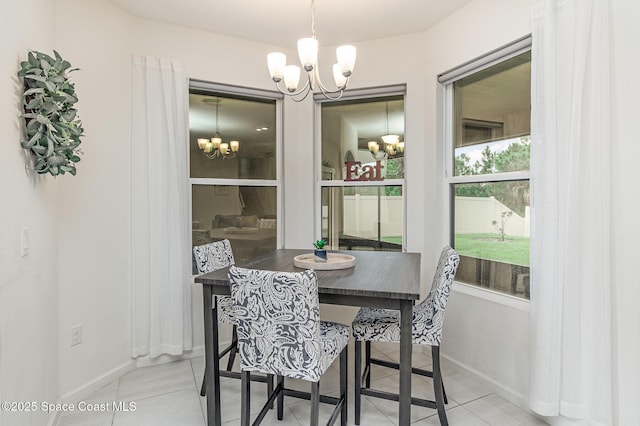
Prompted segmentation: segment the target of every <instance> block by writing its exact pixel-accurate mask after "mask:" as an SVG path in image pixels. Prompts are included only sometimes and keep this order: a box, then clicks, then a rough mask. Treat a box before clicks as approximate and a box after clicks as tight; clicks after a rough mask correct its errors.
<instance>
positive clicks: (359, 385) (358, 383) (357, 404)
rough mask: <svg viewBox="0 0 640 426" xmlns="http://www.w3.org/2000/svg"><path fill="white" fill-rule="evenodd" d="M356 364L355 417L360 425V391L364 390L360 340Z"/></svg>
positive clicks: (356, 343)
mask: <svg viewBox="0 0 640 426" xmlns="http://www.w3.org/2000/svg"><path fill="white" fill-rule="evenodd" d="M355 346H356V350H355V358H356V359H355V362H354V367H355V370H356V376H355V386H354V391H353V411H354V417H355V423H356V424H357V425H359V424H360V402H361V399H362V395H361V394H360V390H361V389H362V376H361V374H362V365H361V363H362V342H361V341H360V340H357V339H356V341H355Z"/></svg>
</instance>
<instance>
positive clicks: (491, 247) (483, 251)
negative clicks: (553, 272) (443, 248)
mask: <svg viewBox="0 0 640 426" xmlns="http://www.w3.org/2000/svg"><path fill="white" fill-rule="evenodd" d="M455 249H456V251H457V252H458V254H461V255H464V256H471V257H477V258H480V259H490V260H497V261H499V262H505V263H511V264H514V265H522V266H529V238H528V237H510V236H505V240H504V241H501V240H500V235H499V234H456V236H455Z"/></svg>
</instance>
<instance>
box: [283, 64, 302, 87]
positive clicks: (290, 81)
mask: <svg viewBox="0 0 640 426" xmlns="http://www.w3.org/2000/svg"><path fill="white" fill-rule="evenodd" d="M299 81H300V67H299V66H297V65H287V66H286V67H285V68H284V85H285V86H286V87H287V90H288V91H289V92H295V91H296V89H297V88H298V82H299Z"/></svg>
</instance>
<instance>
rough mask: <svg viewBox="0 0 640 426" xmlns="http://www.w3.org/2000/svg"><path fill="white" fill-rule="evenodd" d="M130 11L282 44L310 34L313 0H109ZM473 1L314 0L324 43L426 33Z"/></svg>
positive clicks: (179, 23) (133, 13) (290, 45)
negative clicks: (428, 29)
mask: <svg viewBox="0 0 640 426" xmlns="http://www.w3.org/2000/svg"><path fill="white" fill-rule="evenodd" d="M109 1H110V2H111V3H113V4H115V5H117V6H118V7H120V8H121V9H123V10H125V11H127V12H129V13H130V14H132V15H134V16H137V17H141V18H146V19H152V20H157V21H161V22H166V23H170V24H175V25H180V26H184V27H190V28H196V29H200V30H204V31H210V32H213V33H217V34H225V35H229V36H233V37H239V38H243V39H247V40H254V41H259V42H262V43H267V44H273V45H276V46H282V47H291V48H293V47H295V43H296V41H297V40H298V39H299V38H301V37H306V36H309V35H311V1H310V0H276V1H266V0H109ZM470 1H471V0H316V14H315V16H316V35H317V37H318V40H319V42H320V44H321V45H339V44H345V43H356V42H359V41H363V40H372V39H377V38H384V37H389V36H394V35H400V34H411V33H416V32H422V31H424V30H426V29H427V28H429V27H430V26H432V25H433V24H435V23H436V22H438V21H439V20H441V19H443V18H444V17H446V16H448V15H450V14H451V13H453V12H455V11H456V10H458V9H459V8H460V7H462V6H464V5H465V4H467V3H469V2H470Z"/></svg>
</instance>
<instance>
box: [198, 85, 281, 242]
mask: <svg viewBox="0 0 640 426" xmlns="http://www.w3.org/2000/svg"><path fill="white" fill-rule="evenodd" d="M192 89H196V90H202V91H207V92H211V93H212V94H216V93H217V94H221V95H230V96H233V95H236V96H243V97H247V98H261V99H267V100H270V101H275V107H276V179H227V178H192V177H191V174H190V173H189V217H193V199H192V197H193V187H194V186H196V185H200V186H216V185H226V186H257V187H275V188H276V198H277V200H276V216H277V218H276V226H277V232H276V247H277V248H282V246H283V241H284V223H285V221H284V217H283V214H284V207H283V206H284V202H283V201H284V200H283V169H284V165H283V161H284V158H283V133H284V119H283V98H284V96H283V95H282V94H281V93H279V92H276V91H270V90H263V89H255V88H249V87H242V86H234V85H229V84H222V83H215V82H210V81H205V80H197V79H189V91H191V90H192ZM189 131H191V130H190V129H189ZM189 142H190V141H189V138H188V137H187V143H189ZM212 161H213V160H212ZM222 161H224V160H222ZM187 168H188V170H191V156H190V155H189V156H188V158H187ZM189 228H190V230H191V234H192V235H193V223H191V225H190V226H189Z"/></svg>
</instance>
